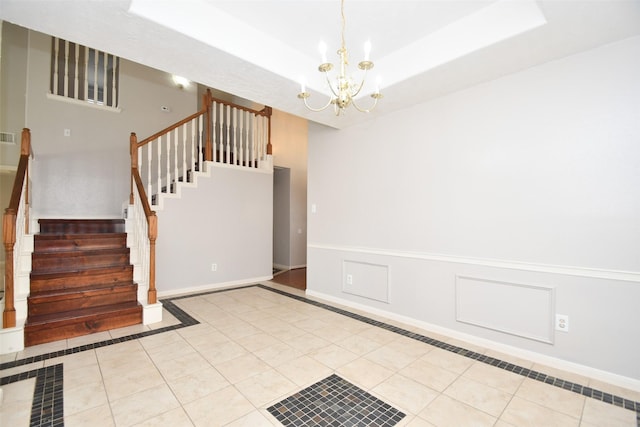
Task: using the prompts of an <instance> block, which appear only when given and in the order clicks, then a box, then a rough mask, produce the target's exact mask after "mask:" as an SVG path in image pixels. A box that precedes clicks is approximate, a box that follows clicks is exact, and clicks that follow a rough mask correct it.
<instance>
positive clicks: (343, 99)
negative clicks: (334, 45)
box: [298, 0, 382, 116]
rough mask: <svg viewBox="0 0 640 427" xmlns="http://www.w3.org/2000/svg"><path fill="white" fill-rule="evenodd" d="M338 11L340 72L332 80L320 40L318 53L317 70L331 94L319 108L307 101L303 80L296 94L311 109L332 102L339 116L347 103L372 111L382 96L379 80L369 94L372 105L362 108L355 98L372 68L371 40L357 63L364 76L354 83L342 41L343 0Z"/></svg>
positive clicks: (365, 111) (357, 108)
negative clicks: (348, 72)
mask: <svg viewBox="0 0 640 427" xmlns="http://www.w3.org/2000/svg"><path fill="white" fill-rule="evenodd" d="M340 13H341V16H342V45H341V46H340V49H339V50H338V55H339V56H340V73H339V74H338V75H337V76H336V77H335V78H334V79H333V80H332V79H331V77H330V75H329V71H331V70H332V69H333V64H332V63H330V62H327V46H326V45H325V44H324V42H320V46H319V49H320V54H321V55H322V64H320V65H319V66H318V71H320V72H321V73H324V75H325V77H326V79H327V84H328V85H329V88H330V89H331V96H330V98H329V101H328V102H327V103H326V104H325V105H324V106H322V107H320V108H313V107H311V106H309V104H308V103H307V99H308V98H309V97H310V96H311V94H310V93H309V92H307V91H306V88H305V84H304V82H302V83H301V89H300V93H299V94H298V98H300V99H302V100H303V101H304V105H305V106H306V107H307V108H308V109H309V110H311V111H322V110H325V109H326V108H328V107H329V106H330V105H331V104H333V109H334V112H335V113H336V116H339V115H340V113H342V112H343V111H344V110H346V109H347V107H349V105H353V106H354V107H355V109H356V110H358V111H360V112H362V113H368V112H370V111H372V110H373V109H374V108H375V107H376V105H377V104H378V100H379V99H380V98H382V94H381V93H380V80H379V79H378V84H377V87H376V91H375V92H374V93H372V94H371V97H372V98H373V99H374V101H373V105H372V106H371V107H369V108H362V107H360V106H359V105H358V104H357V103H356V100H355V98H356V97H357V96H358V94H359V93H360V91H361V90H362V87H363V86H364V82H365V78H366V77H367V71H369V70H370V69H372V68H373V62H371V61H370V60H369V53H370V52H371V42H370V41H367V42H366V43H365V45H364V60H363V61H361V62H360V63H359V64H358V68H359V69H361V70H363V71H364V76H363V77H362V81H361V82H360V83H356V82H355V81H354V79H353V78H352V77H351V76H348V75H347V67H348V66H349V55H348V53H347V48H346V46H345V43H344V27H345V18H344V0H341V1H340Z"/></svg>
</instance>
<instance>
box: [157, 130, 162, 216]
mask: <svg viewBox="0 0 640 427" xmlns="http://www.w3.org/2000/svg"><path fill="white" fill-rule="evenodd" d="M157 146H158V148H157V149H158V153H157V162H158V163H157V165H158V166H157V167H156V169H157V173H158V176H157V177H156V181H158V188H157V189H156V194H157V196H156V204H158V203H159V201H160V193H161V192H162V181H161V178H162V173H161V172H160V170H161V163H162V160H161V159H162V137H161V136H159V137H158V144H157Z"/></svg>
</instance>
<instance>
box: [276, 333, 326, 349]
mask: <svg viewBox="0 0 640 427" xmlns="http://www.w3.org/2000/svg"><path fill="white" fill-rule="evenodd" d="M287 344H289V345H290V346H291V347H293V348H295V349H296V350H298V351H300V352H301V353H302V354H308V353H311V352H313V351H316V350H319V349H321V348H323V347H326V346H328V345H329V344H331V343H330V342H329V341H327V340H325V339H323V338H320V337H319V336H316V335H313V334H305V335H300V336H299V337H295V338H292V339H290V340H288V341H287Z"/></svg>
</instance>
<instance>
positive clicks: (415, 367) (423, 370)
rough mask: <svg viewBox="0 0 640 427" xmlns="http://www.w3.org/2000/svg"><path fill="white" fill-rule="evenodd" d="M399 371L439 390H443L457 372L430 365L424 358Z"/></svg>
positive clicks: (454, 377) (452, 380) (456, 375)
mask: <svg viewBox="0 0 640 427" xmlns="http://www.w3.org/2000/svg"><path fill="white" fill-rule="evenodd" d="M400 373H401V374H402V375H404V376H406V377H409V378H413V379H414V380H416V381H418V382H419V383H421V384H424V385H426V386H427V387H430V388H432V389H434V390H437V391H440V392H442V391H444V390H445V389H446V388H447V387H449V385H450V384H451V383H452V382H454V381H455V380H456V378H458V374H454V373H453V372H451V371H447V370H446V369H444V368H440V367H438V366H435V365H432V364H431V363H429V362H427V361H425V360H424V359H418V360H416V361H415V362H413V363H412V364H410V365H409V366H407V367H406V368H404V369H402V370H401V371H400Z"/></svg>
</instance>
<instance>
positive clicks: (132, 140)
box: [129, 132, 138, 205]
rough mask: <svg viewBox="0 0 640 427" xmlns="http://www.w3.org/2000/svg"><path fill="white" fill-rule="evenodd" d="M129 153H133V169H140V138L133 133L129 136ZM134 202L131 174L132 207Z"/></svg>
mask: <svg viewBox="0 0 640 427" xmlns="http://www.w3.org/2000/svg"><path fill="white" fill-rule="evenodd" d="M129 147H130V149H129V151H130V152H131V169H137V168H138V137H137V136H136V133H135V132H131V136H129ZM133 202H134V200H133V173H132V174H131V192H130V193H129V204H130V205H132V204H133Z"/></svg>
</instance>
